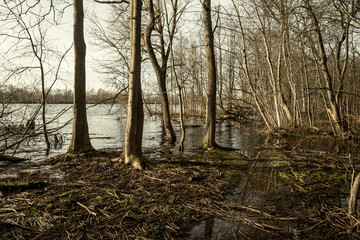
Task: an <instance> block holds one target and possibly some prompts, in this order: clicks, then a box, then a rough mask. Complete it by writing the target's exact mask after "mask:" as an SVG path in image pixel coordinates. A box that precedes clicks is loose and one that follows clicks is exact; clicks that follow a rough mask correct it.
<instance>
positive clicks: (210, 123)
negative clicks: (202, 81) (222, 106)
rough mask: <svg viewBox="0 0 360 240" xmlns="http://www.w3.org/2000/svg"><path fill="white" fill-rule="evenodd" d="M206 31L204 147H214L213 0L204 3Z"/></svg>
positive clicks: (214, 68)
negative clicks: (206, 86) (206, 79)
mask: <svg viewBox="0 0 360 240" xmlns="http://www.w3.org/2000/svg"><path fill="white" fill-rule="evenodd" d="M202 10H203V21H204V33H205V51H206V52H205V53H206V63H207V72H208V89H207V102H206V125H205V127H206V133H205V137H204V139H203V148H213V147H216V146H217V144H216V142H215V124H216V63H215V52H214V35H213V31H212V23H211V0H204V1H203V3H202Z"/></svg>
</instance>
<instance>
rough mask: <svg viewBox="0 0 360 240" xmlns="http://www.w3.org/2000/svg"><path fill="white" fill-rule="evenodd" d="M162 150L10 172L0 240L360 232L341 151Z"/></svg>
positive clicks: (0, 207) (61, 159) (0, 206)
mask: <svg viewBox="0 0 360 240" xmlns="http://www.w3.org/2000/svg"><path fill="white" fill-rule="evenodd" d="M160 151H161V150H160V149H152V150H148V151H147V152H146V154H145V155H147V156H151V159H150V161H149V162H148V165H147V168H146V169H145V170H144V171H137V170H134V169H132V168H131V167H128V166H124V165H122V164H119V163H118V162H116V161H112V159H113V158H115V157H117V156H118V155H119V152H110V151H109V152H100V153H98V154H96V155H92V156H90V155H78V156H69V155H61V156H58V157H55V158H52V159H51V160H50V161H49V164H51V165H52V166H54V168H53V171H57V172H58V174H59V175H61V177H57V178H51V177H44V176H43V175H41V174H39V173H36V172H35V173H33V174H26V175H22V176H17V178H14V179H7V180H6V181H5V182H4V183H3V184H2V187H3V188H2V189H3V190H2V194H3V196H2V197H1V198H0V217H1V218H0V219H1V220H0V232H1V236H0V239H19V238H20V239H21V238H24V239H357V238H359V219H358V218H356V217H349V216H348V215H347V214H346V208H345V206H346V204H344V202H346V197H347V194H348V192H347V188H346V182H347V181H346V180H347V179H349V176H348V174H347V173H346V169H349V166H348V164H347V163H348V159H347V157H346V156H345V155H339V154H330V153H326V152H321V151H314V150H304V149H300V148H296V147H294V146H291V147H289V146H285V145H282V146H279V145H276V146H275V147H274V146H265V147H264V146H263V147H258V148H257V149H255V152H256V154H255V155H254V156H253V157H251V158H245V157H243V156H242V155H240V154H238V153H235V152H228V151H211V152H208V151H205V152H203V151H200V150H197V151H193V152H192V153H188V154H180V155H179V154H178V155H167V156H166V157H162V154H159V152H160ZM355 160H356V161H357V162H360V159H357V158H355ZM27 183H28V184H27ZM6 186H7V188H5V187H6ZM22 186H27V187H26V188H23V187H22Z"/></svg>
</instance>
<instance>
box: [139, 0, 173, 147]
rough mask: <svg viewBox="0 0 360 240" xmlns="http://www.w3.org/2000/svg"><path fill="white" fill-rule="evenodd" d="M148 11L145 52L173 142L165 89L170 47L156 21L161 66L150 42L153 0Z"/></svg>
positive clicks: (168, 134)
mask: <svg viewBox="0 0 360 240" xmlns="http://www.w3.org/2000/svg"><path fill="white" fill-rule="evenodd" d="M148 4H149V7H148V11H149V24H148V26H147V29H146V31H145V46H146V49H147V52H148V54H149V58H150V61H151V63H152V65H153V68H154V71H155V73H156V78H157V83H158V88H159V93H160V97H161V105H162V123H163V125H164V128H165V132H166V136H167V137H168V139H169V142H170V143H175V141H176V135H175V131H174V129H173V127H172V124H171V119H170V110H169V99H168V94H167V90H166V70H167V61H168V58H169V53H170V51H169V50H170V48H168V49H167V50H165V41H164V34H163V26H162V24H161V21H160V23H158V25H157V26H158V30H157V31H158V32H159V35H160V52H161V61H162V62H161V66H160V64H159V62H158V59H157V58H156V54H155V51H154V48H153V45H152V42H151V34H152V32H153V31H154V29H155V24H156V21H157V20H156V19H157V16H155V11H154V3H153V0H148ZM171 34H174V31H172V32H171ZM169 38H170V39H172V38H173V35H170V36H169Z"/></svg>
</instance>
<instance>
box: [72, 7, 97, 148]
mask: <svg viewBox="0 0 360 240" xmlns="http://www.w3.org/2000/svg"><path fill="white" fill-rule="evenodd" d="M73 30H74V32H73V33H74V54H75V76H74V96H73V129H72V136H71V142H70V145H69V149H68V152H70V153H78V152H84V151H92V150H94V148H93V147H92V145H91V142H90V137H89V129H88V123H87V117H86V74H85V72H86V67H85V61H86V44H85V40H84V9H83V0H74V29H73Z"/></svg>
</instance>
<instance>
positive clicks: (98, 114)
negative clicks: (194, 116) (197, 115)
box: [0, 104, 264, 179]
mask: <svg viewBox="0 0 360 240" xmlns="http://www.w3.org/2000/svg"><path fill="white" fill-rule="evenodd" d="M37 107H38V105H28V106H24V105H19V104H14V105H13V106H12V108H13V109H16V110H18V111H15V112H14V113H13V114H12V115H10V116H8V117H7V118H6V119H2V122H4V123H11V124H12V125H14V126H20V125H23V126H24V125H25V123H26V120H27V119H30V118H31V114H32V113H33V112H34V111H35V110H36V108H37ZM87 107H88V110H87V119H88V125H89V134H90V139H91V143H92V145H93V147H94V148H95V149H116V150H122V149H123V146H124V140H125V127H126V109H125V108H124V107H123V106H111V105H106V104H101V105H95V106H92V105H88V106H87ZM151 107H152V110H157V111H159V110H160V108H159V106H157V107H156V106H155V105H152V106H151ZM155 108H157V109H155ZM60 112H63V114H62V115H61V116H58V114H59V113H60ZM46 118H47V121H48V122H50V123H49V124H48V129H49V130H50V131H52V130H53V129H57V128H60V129H59V130H57V131H54V132H52V133H51V134H50V135H49V136H50V141H51V143H52V144H51V149H50V152H49V155H46V147H45V144H44V140H43V136H42V135H40V136H38V137H36V138H33V139H30V140H28V141H24V142H23V143H22V144H21V145H20V146H19V148H18V149H17V152H16V154H15V156H18V157H22V158H26V159H28V161H26V162H22V163H20V164H10V166H6V174H5V173H4V171H1V169H0V179H1V178H2V179H3V178H6V177H9V175H13V176H16V174H17V172H21V171H23V172H31V171H41V172H43V171H48V170H47V168H44V166H43V164H42V163H43V162H44V160H45V159H46V158H47V157H49V156H53V155H57V154H61V153H65V152H66V151H67V149H68V146H69V143H70V140H71V132H72V105H67V104H56V105H47V114H46ZM176 122H177V121H174V124H173V125H174V126H173V127H174V130H175V132H176V134H177V138H178V139H180V137H181V131H180V125H179V124H178V123H176ZM185 124H186V126H187V129H186V140H185V151H188V150H189V149H193V148H197V147H200V146H201V143H202V139H203V136H204V131H205V130H204V123H203V122H202V121H201V120H187V121H186V122H185ZM35 125H36V127H39V126H41V118H40V116H38V117H37V118H36V120H35ZM55 138H57V139H58V140H60V141H59V142H60V143H56V144H55ZM216 138H217V142H218V143H219V144H220V145H222V146H225V147H232V148H236V149H239V151H240V152H241V153H242V154H244V155H249V151H250V149H251V148H252V147H253V146H257V145H259V144H262V143H263V142H264V139H263V136H261V135H260V134H259V133H258V131H257V130H255V129H251V128H249V127H244V128H235V127H233V126H230V125H228V123H227V122H222V123H219V124H217V136H216ZM3 144H5V143H0V146H3ZM160 146H165V147H163V149H165V151H168V152H172V153H176V152H177V143H175V144H174V145H171V146H169V145H167V144H166V136H165V132H164V131H163V128H162V126H161V121H160V117H159V116H158V115H152V116H149V114H147V113H145V120H144V134H143V147H144V148H159V147H160ZM6 153H7V154H11V153H12V152H11V150H9V151H7V152H6ZM1 164H2V165H4V163H3V162H2V163H1V162H0V167H1ZM2 169H5V166H3V167H2Z"/></svg>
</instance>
